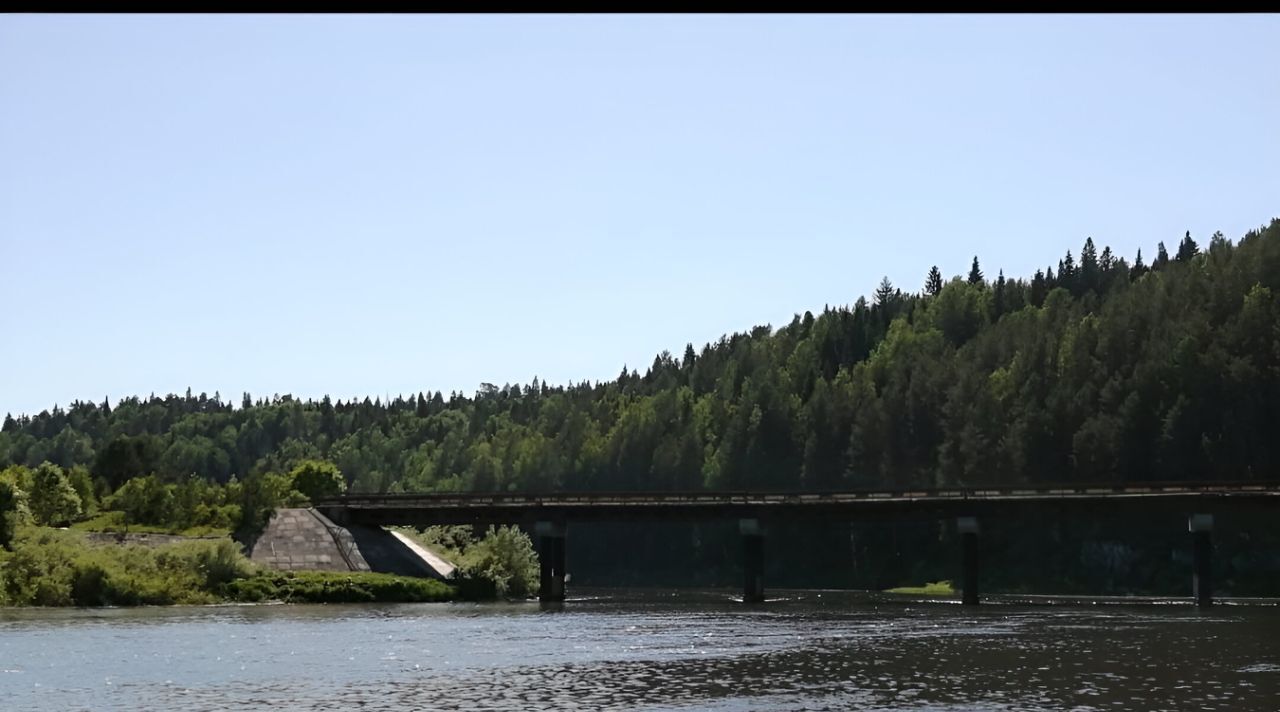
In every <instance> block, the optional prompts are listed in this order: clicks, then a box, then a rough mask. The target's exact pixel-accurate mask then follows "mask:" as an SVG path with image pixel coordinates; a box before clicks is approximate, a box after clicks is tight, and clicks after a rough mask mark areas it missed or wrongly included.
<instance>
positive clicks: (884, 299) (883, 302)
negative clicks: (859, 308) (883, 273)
mask: <svg viewBox="0 0 1280 712" xmlns="http://www.w3.org/2000/svg"><path fill="white" fill-rule="evenodd" d="M897 291H898V290H897V289H895V288H894V286H893V282H890V281H889V278H888V277H884V278H883V279H881V280H880V286H878V287H876V294H875V296H876V302H875V303H876V306H879V307H885V306H888V305H890V304H892V303H893V298H894V296H895V294H896V293H897Z"/></svg>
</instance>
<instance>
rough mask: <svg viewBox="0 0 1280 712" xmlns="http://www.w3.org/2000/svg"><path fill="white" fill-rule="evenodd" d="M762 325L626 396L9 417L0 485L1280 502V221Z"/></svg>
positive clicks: (505, 392) (128, 403) (645, 377)
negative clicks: (1255, 485)
mask: <svg viewBox="0 0 1280 712" xmlns="http://www.w3.org/2000/svg"><path fill="white" fill-rule="evenodd" d="M922 273H925V274H927V277H926V278H925V279H924V280H923V285H922V287H923V288H922V289H919V290H916V289H905V290H904V289H901V288H898V287H895V286H894V285H892V284H890V283H889V282H888V280H885V281H883V282H882V283H881V284H880V286H879V288H878V289H876V291H875V293H874V294H873V295H872V297H871V299H870V300H868V299H865V298H859V299H858V300H857V301H856V302H855V303H854V304H852V305H851V306H842V307H837V308H826V309H824V310H823V311H822V312H820V313H818V314H812V313H809V312H806V313H805V314H803V315H797V316H796V317H795V318H794V319H793V320H792V321H791V323H789V324H787V325H785V326H782V327H781V328H777V329H774V328H771V327H769V326H759V327H756V328H754V329H751V330H750V331H748V332H744V333H736V334H733V335H731V336H725V337H722V338H721V339H719V340H718V341H716V342H715V343H709V344H707V345H705V346H703V347H702V348H701V349H695V348H694V347H693V346H692V345H690V346H688V347H687V348H686V349H685V352H684V353H683V354H682V355H680V356H678V357H677V356H674V355H672V354H669V353H666V352H664V353H661V354H659V355H658V356H657V357H656V358H654V360H653V362H652V364H650V365H649V367H648V368H647V369H646V370H645V371H644V373H640V372H639V371H638V370H627V369H624V370H623V372H622V373H621V374H619V376H618V377H617V379H615V380H612V381H609V382H604V383H594V384H592V383H585V382H584V383H578V384H569V385H550V384H547V383H540V382H538V381H537V379H535V380H534V381H533V382H532V383H530V384H528V385H505V386H502V387H496V386H493V385H490V384H484V385H482V386H481V388H480V389H479V391H478V392H477V393H476V394H474V395H473V396H466V395H463V394H460V393H451V394H449V395H448V396H445V395H444V394H442V393H440V392H430V391H424V392H422V393H419V394H417V395H415V396H411V397H398V398H395V399H394V400H391V401H390V402H385V401H383V400H380V399H377V400H371V399H369V398H365V399H364V400H361V401H355V400H352V401H347V402H343V401H340V400H339V401H336V402H335V401H331V400H330V399H329V398H328V397H325V398H323V399H321V400H319V401H313V400H306V401H304V400H299V399H297V398H293V397H290V396H273V397H271V398H269V399H267V398H258V399H254V398H253V397H251V396H250V395H249V394H244V395H243V398H242V399H241V400H240V402H238V403H234V404H233V403H231V402H228V401H227V400H224V399H223V398H222V397H220V395H219V394H214V395H213V396H212V397H210V396H207V395H205V394H199V395H192V394H191V393H190V392H188V393H187V394H186V395H185V396H178V395H169V396H165V397H155V396H150V397H146V398H139V397H135V396H130V397H127V398H124V399H123V400H119V401H117V402H115V403H114V404H113V403H111V402H110V401H109V400H104V401H102V402H100V403H95V402H88V401H86V402H76V403H72V404H70V405H69V406H67V407H65V408H64V407H59V406H55V407H53V408H52V409H51V410H48V411H45V412H42V413H39V414H37V415H32V416H28V415H21V416H18V417H13V416H6V418H5V420H4V424H3V429H2V431H0V468H3V467H4V466H8V465H22V466H26V467H28V468H32V469H35V468H38V467H39V466H40V465H41V463H44V462H49V463H52V464H54V465H57V466H59V467H61V468H63V469H64V470H66V471H67V472H69V473H70V480H71V481H72V482H73V483H76V487H78V488H79V490H80V491H81V492H82V495H83V494H85V492H84V491H85V490H92V492H91V493H90V494H91V496H93V497H96V498H102V497H105V496H108V495H110V494H111V493H113V492H116V491H117V490H119V489H120V488H121V487H124V486H126V484H127V482H128V481H129V480H130V479H131V478H136V477H139V476H144V475H152V474H154V475H155V476H156V479H157V480H159V481H161V482H167V483H174V484H177V483H182V482H185V481H186V480H189V479H192V478H194V479H195V480H198V481H199V482H201V483H216V484H224V483H228V482H231V481H233V480H234V481H236V482H238V483H244V482H245V481H246V480H249V479H252V478H257V477H261V476H264V475H268V474H271V473H284V472H288V471H290V470H292V469H294V468H295V467H296V466H297V465H298V464H299V463H301V462H304V461H311V460H327V461H329V462H332V463H333V464H335V465H336V466H337V467H338V469H339V470H340V471H341V473H342V476H343V477H344V478H345V480H346V483H347V485H348V488H349V489H350V490H353V491H372V492H400V491H432V490H521V489H525V490H546V489H558V488H563V489H573V490H586V489H593V490H608V489H614V490H643V489H663V490H685V489H702V488H706V489H743V488H804V489H814V490H830V489H845V488H868V487H892V486H901V485H911V486H933V485H965V484H986V483H1014V482H1019V483H1020V482H1065V481H1141V480H1179V479H1190V478H1194V479H1249V478H1274V477H1276V473H1277V466H1278V465H1280V306H1278V305H1277V295H1280V221H1273V222H1272V223H1271V224H1270V226H1269V227H1266V228H1263V229H1260V230H1257V231H1253V232H1250V233H1249V234H1247V235H1245V236H1244V237H1243V238H1242V239H1241V240H1239V241H1238V242H1236V243H1233V242H1231V241H1230V240H1228V239H1226V238H1225V237H1224V236H1223V235H1222V234H1221V233H1217V234H1214V235H1213V236H1211V237H1209V238H1208V239H1207V240H1206V241H1205V244H1203V245H1201V244H1199V243H1198V242H1197V241H1196V240H1194V239H1193V238H1192V237H1191V235H1190V234H1189V233H1188V234H1187V235H1186V236H1185V237H1184V238H1183V239H1182V241H1181V243H1180V244H1178V245H1177V246H1176V248H1175V249H1174V250H1173V254H1170V253H1169V252H1168V251H1167V250H1166V249H1165V247H1164V245H1163V244H1161V245H1160V246H1159V247H1158V248H1157V250H1156V252H1155V255H1154V257H1153V258H1152V259H1150V260H1149V261H1147V259H1146V258H1144V256H1143V255H1142V253H1139V254H1138V255H1136V256H1135V257H1134V259H1133V261H1132V262H1129V261H1128V260H1127V259H1125V258H1123V257H1119V256H1117V255H1115V254H1113V253H1112V251H1111V250H1110V248H1105V247H1104V248H1102V249H1101V250H1099V249H1098V248H1097V246H1096V245H1094V243H1093V241H1092V240H1091V239H1090V240H1087V241H1086V242H1085V244H1084V246H1083V248H1082V249H1081V250H1080V251H1079V253H1078V254H1074V255H1073V254H1072V253H1071V252H1068V253H1067V254H1066V255H1065V256H1064V257H1063V258H1062V259H1060V260H1057V261H1056V264H1051V265H1050V266H1048V267H1046V268H1045V269H1044V270H1042V271H1037V272H1036V273H1035V274H1034V275H1033V276H1031V277H1030V278H1009V277H1006V276H1005V275H1004V274H1003V273H1000V274H998V275H997V276H996V277H995V278H994V279H992V278H991V276H990V275H988V274H984V272H983V270H982V268H981V265H980V262H979V260H978V258H976V257H975V258H974V260H973V265H972V269H971V270H970V271H969V273H968V274H967V275H964V276H958V277H955V278H952V279H950V280H944V278H943V276H942V275H941V274H940V272H939V271H938V269H937V268H936V267H935V268H933V269H931V270H923V269H922Z"/></svg>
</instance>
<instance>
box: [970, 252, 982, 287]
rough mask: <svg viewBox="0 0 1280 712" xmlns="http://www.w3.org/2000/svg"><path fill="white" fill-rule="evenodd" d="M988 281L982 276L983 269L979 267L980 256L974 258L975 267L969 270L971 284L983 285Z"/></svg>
mask: <svg viewBox="0 0 1280 712" xmlns="http://www.w3.org/2000/svg"><path fill="white" fill-rule="evenodd" d="M984 281H986V280H985V279H984V278H983V276H982V268H981V267H979V266H978V256H977V255H974V256H973V266H972V267H970V268H969V284H982V283H983V282H984Z"/></svg>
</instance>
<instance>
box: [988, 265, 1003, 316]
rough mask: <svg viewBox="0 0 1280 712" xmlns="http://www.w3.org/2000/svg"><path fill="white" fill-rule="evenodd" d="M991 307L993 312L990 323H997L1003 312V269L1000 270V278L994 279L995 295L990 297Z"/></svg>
mask: <svg viewBox="0 0 1280 712" xmlns="http://www.w3.org/2000/svg"><path fill="white" fill-rule="evenodd" d="M991 307H992V311H993V312H994V318H993V319H992V321H999V320H1000V317H1001V316H1003V315H1004V310H1005V283H1004V270H1003V269H1002V270H1000V276H999V277H997V278H996V288H995V294H994V295H992V299H991Z"/></svg>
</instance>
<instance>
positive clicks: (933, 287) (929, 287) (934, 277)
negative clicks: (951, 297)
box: [924, 265, 942, 296]
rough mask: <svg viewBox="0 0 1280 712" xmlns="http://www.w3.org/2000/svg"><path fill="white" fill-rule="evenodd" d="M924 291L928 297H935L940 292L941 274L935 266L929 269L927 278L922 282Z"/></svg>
mask: <svg viewBox="0 0 1280 712" xmlns="http://www.w3.org/2000/svg"><path fill="white" fill-rule="evenodd" d="M924 291H925V293H926V294H928V295H929V296H935V295H936V294H937V293H938V292H941V291H942V273H941V272H939V271H938V266H937V265H934V266H933V267H932V268H930V270H929V276H928V277H927V278H925V280H924Z"/></svg>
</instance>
